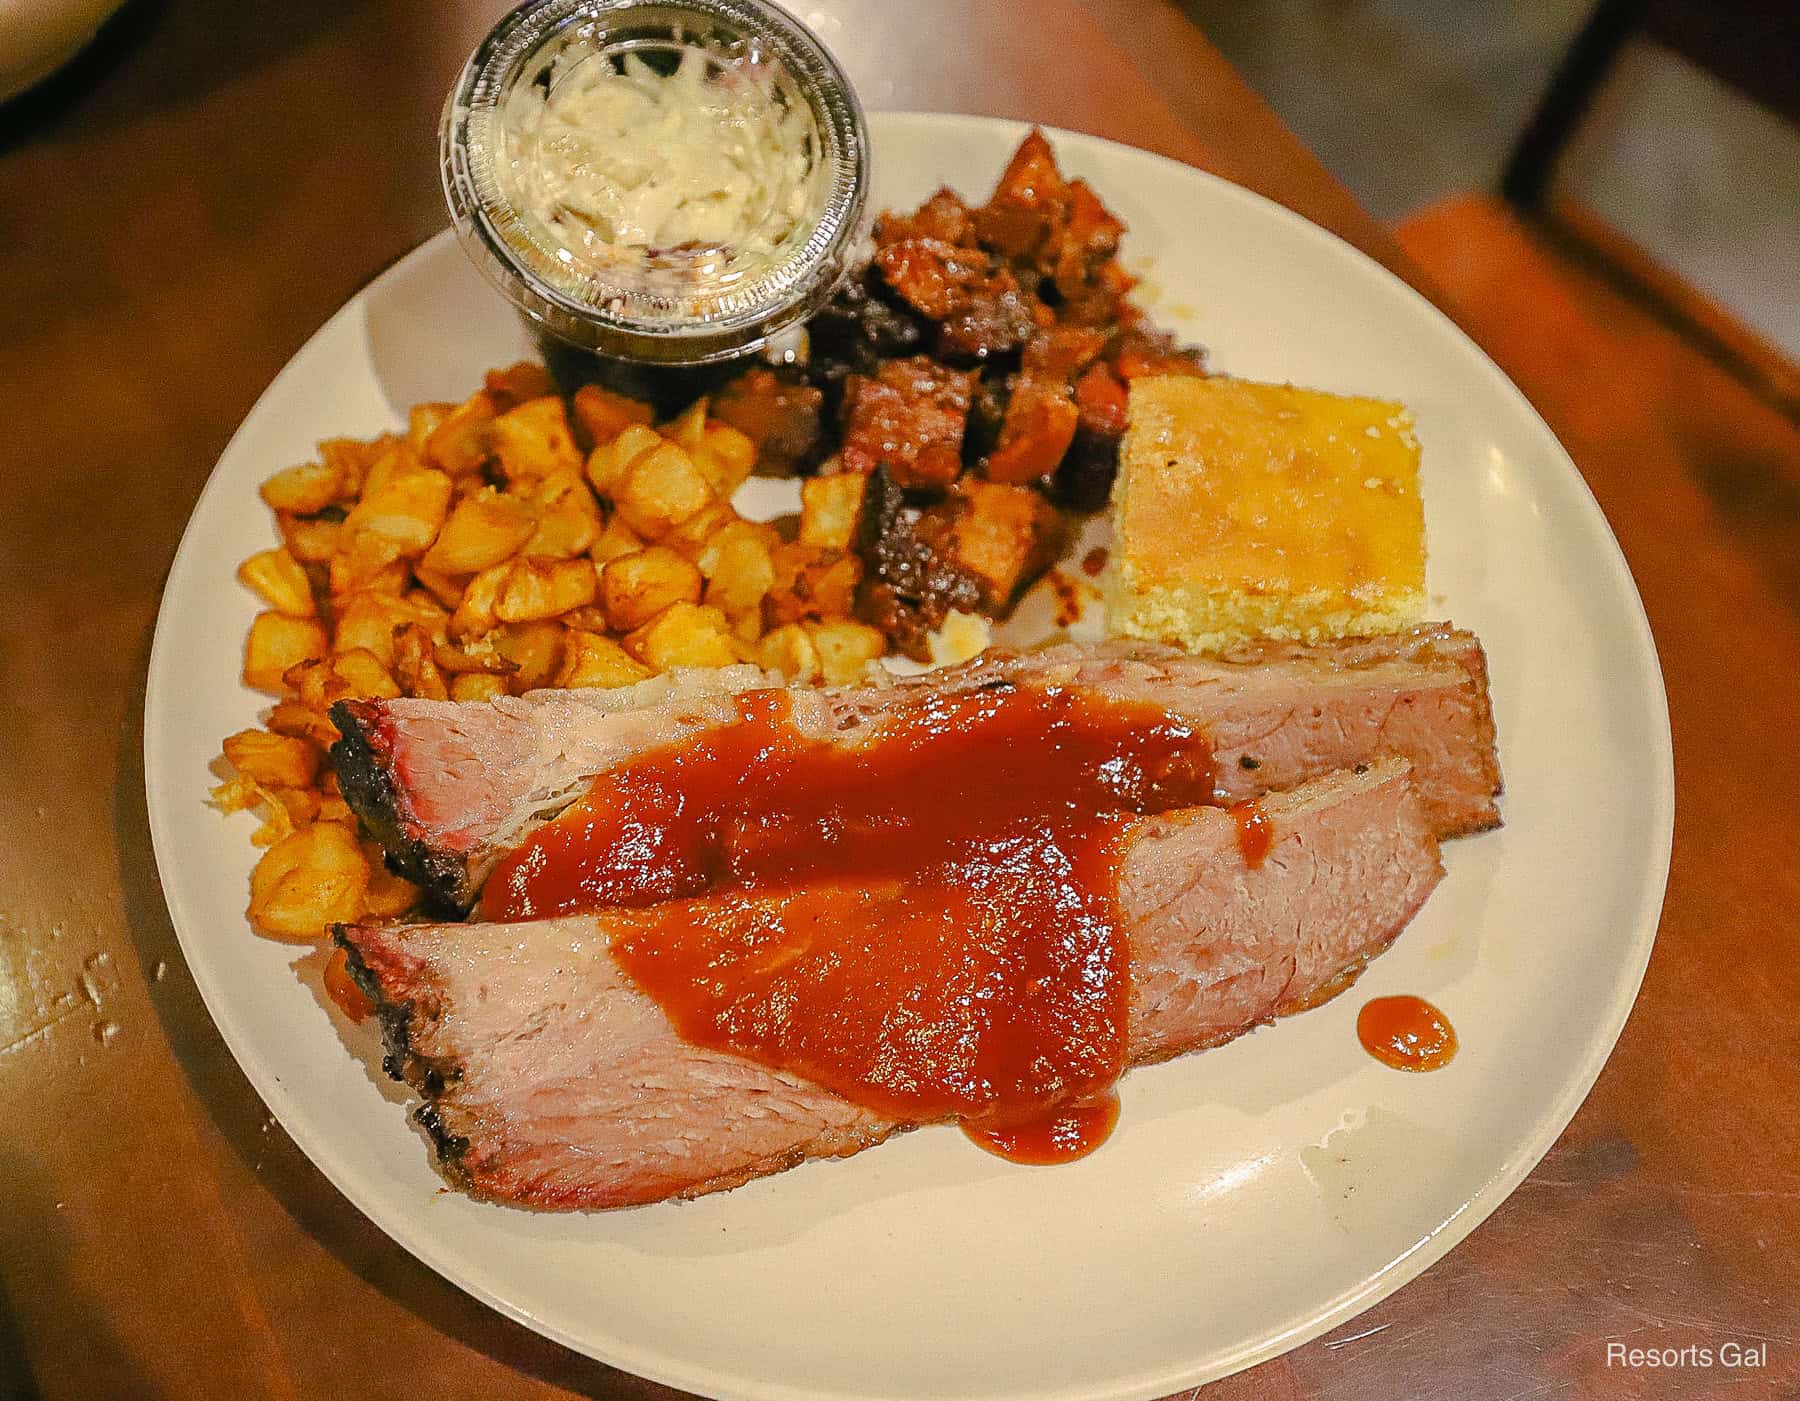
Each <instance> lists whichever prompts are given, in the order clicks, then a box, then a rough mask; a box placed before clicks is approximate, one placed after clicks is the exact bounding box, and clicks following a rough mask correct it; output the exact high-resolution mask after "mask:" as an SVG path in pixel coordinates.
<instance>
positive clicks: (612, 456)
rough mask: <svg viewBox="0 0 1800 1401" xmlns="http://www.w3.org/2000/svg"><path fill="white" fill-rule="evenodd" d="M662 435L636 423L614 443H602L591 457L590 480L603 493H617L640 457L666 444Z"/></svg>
mask: <svg viewBox="0 0 1800 1401" xmlns="http://www.w3.org/2000/svg"><path fill="white" fill-rule="evenodd" d="M662 442H663V439H662V434H660V433H658V432H657V431H656V430H655V429H654V428H651V427H649V426H648V425H645V424H638V423H634V424H632V425H631V426H630V427H629V428H627V429H625V430H624V431H623V432H621V433H620V434H619V436H618V437H616V438H614V439H613V440H612V441H611V442H608V443H601V444H600V445H599V446H598V447H596V448H595V449H594V450H593V451H592V452H591V453H589V454H588V460H587V468H586V471H587V479H588V482H589V483H590V484H591V485H592V486H593V488H594V490H595V491H597V492H599V493H600V494H601V495H602V496H605V497H612V496H613V495H615V494H616V492H617V489H618V486H619V483H620V482H622V481H623V480H624V479H625V473H626V472H627V471H629V470H630V469H631V467H632V466H633V464H635V463H636V462H637V460H638V459H639V458H640V457H647V456H649V455H650V454H651V453H652V452H655V451H656V449H657V448H659V447H661V446H662Z"/></svg>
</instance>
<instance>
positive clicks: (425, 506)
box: [344, 459, 454, 567]
mask: <svg viewBox="0 0 1800 1401" xmlns="http://www.w3.org/2000/svg"><path fill="white" fill-rule="evenodd" d="M383 460H384V461H385V460H386V459H383ZM374 470H375V469H373V468H371V469H370V484H369V486H368V487H367V488H366V489H365V490H364V492H363V498H362V500H361V501H359V502H358V503H357V504H356V506H355V507H354V508H352V510H351V512H350V514H349V515H348V516H347V517H345V519H344V533H345V535H346V536H348V537H349V538H350V542H351V543H350V544H349V546H348V548H350V549H351V550H355V549H356V548H357V545H358V544H359V543H360V542H361V541H362V540H363V539H366V538H374V539H377V540H380V541H383V542H384V543H386V544H387V545H389V546H391V547H392V549H393V551H394V555H395V557H396V558H404V559H416V558H417V557H418V556H420V555H422V554H424V553H425V552H426V551H427V550H428V549H430V547H431V543H432V541H433V540H435V539H436V538H437V533H438V531H439V530H441V529H442V528H443V525H444V518H445V516H446V515H447V514H448V512H449V510H450V494H451V492H452V490H453V489H454V488H453V487H452V485H451V482H450V478H449V477H447V476H445V475H444V474H443V473H442V472H437V471H433V470H431V469H429V468H424V469H421V470H418V471H402V472H399V473H397V474H396V475H394V476H391V477H389V478H388V479H387V480H386V481H384V482H381V483H376V482H375V480H374ZM440 567H441V566H440Z"/></svg>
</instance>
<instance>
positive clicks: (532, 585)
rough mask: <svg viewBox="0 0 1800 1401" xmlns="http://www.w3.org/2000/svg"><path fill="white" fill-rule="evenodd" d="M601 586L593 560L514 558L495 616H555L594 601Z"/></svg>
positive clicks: (523, 619) (506, 619)
mask: <svg viewBox="0 0 1800 1401" xmlns="http://www.w3.org/2000/svg"><path fill="white" fill-rule="evenodd" d="M598 589H599V580H598V579H597V578H596V577H595V573H594V562H593V560H591V559H587V558H582V559H554V560H537V559H519V560H514V561H513V562H512V563H511V564H510V565H508V566H507V574H506V582H505V583H504V584H503V585H502V586H501V588H500V597H499V599H498V600H497V601H496V603H495V605H494V616H495V617H497V618H499V620H500V621H501V622H503V623H528V622H533V621H536V620H538V619H540V618H554V617H555V616H556V615H557V614H558V613H567V612H568V611H569V610H570V609H571V608H581V607H584V606H585V605H587V604H589V603H592V602H593V601H594V597H595V594H596V592H597V591H598Z"/></svg>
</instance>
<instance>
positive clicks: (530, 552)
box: [523, 472, 600, 559]
mask: <svg viewBox="0 0 1800 1401" xmlns="http://www.w3.org/2000/svg"><path fill="white" fill-rule="evenodd" d="M533 500H534V502H535V503H536V506H537V510H538V522H537V529H536V530H535V531H534V532H533V533H532V536H531V538H530V539H529V540H527V541H526V542H525V548H524V551H523V553H524V554H526V555H527V556H529V557H530V558H533V559H573V558H574V557H575V556H576V555H581V554H586V553H587V552H588V550H589V549H591V548H592V547H593V544H594V541H595V540H597V539H598V538H599V536H600V503H599V502H598V501H596V500H595V499H594V493H593V492H592V491H590V490H589V489H588V484H587V483H586V482H585V481H584V480H582V478H581V477H580V476H579V475H578V474H577V473H574V472H561V473H558V474H557V475H555V476H552V477H546V478H544V480H543V482H542V484H541V485H540V486H539V487H538V489H537V491H536V492H535V493H534V494H533Z"/></svg>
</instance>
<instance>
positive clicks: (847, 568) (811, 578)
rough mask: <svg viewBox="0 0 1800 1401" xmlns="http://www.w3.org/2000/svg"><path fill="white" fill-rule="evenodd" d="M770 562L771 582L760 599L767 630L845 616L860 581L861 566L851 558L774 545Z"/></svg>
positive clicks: (838, 553)
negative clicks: (772, 577)
mask: <svg viewBox="0 0 1800 1401" xmlns="http://www.w3.org/2000/svg"><path fill="white" fill-rule="evenodd" d="M771 558H772V559H773V562H774V567H775V582H774V584H773V585H772V586H771V587H770V589H769V592H768V594H767V595H766V596H765V597H764V598H763V622H764V623H765V624H766V625H767V626H769V627H772V628H774V627H780V626H781V625H782V624H783V623H799V622H816V621H818V620H820V619H823V618H842V617H847V616H848V615H849V613H850V608H851V605H852V604H853V603H854V602H855V598H856V585H857V583H858V582H859V581H860V580H861V578H862V564H861V562H860V561H859V560H858V559H857V558H856V556H855V555H852V554H847V553H845V552H844V551H842V550H825V549H819V548H817V547H816V546H813V545H802V544H800V543H799V542H798V541H796V542H795V543H793V544H789V545H777V546H776V547H775V549H774V551H773V552H772V556H771Z"/></svg>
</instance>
